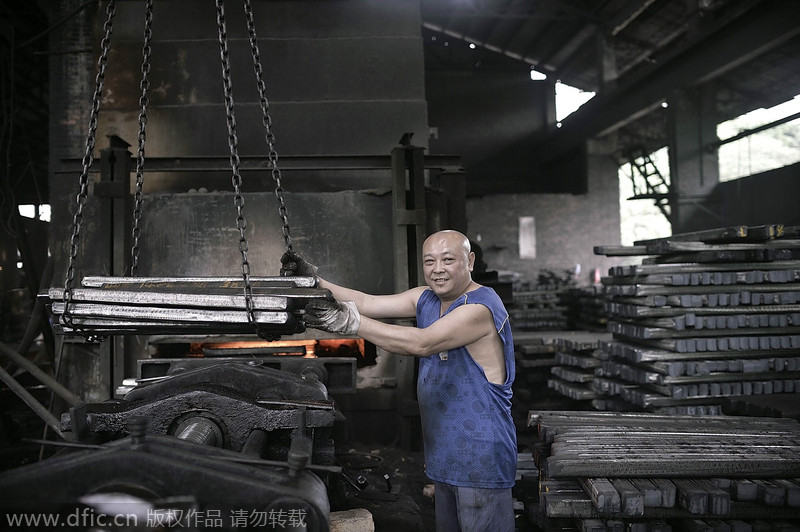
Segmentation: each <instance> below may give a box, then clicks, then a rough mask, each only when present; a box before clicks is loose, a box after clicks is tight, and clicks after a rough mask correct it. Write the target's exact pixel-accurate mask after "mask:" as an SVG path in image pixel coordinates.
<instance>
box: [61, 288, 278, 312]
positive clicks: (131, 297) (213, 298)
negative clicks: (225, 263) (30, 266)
mask: <svg viewBox="0 0 800 532" xmlns="http://www.w3.org/2000/svg"><path fill="white" fill-rule="evenodd" d="M63 294H64V290H63V289H61V288H51V289H50V290H49V291H48V295H49V297H50V299H52V300H60V299H61V298H62V296H63ZM72 300H73V301H80V302H93V303H116V304H132V305H165V306H173V307H206V308H208V307H211V308H235V309H244V308H245V300H244V296H243V295H238V294H236V295H234V294H209V293H205V294H191V293H175V292H146V291H134V290H99V289H91V288H76V289H74V290H73V291H72ZM253 303H254V304H255V306H256V307H257V308H260V309H264V310H286V309H287V298H286V297H278V296H266V295H256V294H254V295H253Z"/></svg>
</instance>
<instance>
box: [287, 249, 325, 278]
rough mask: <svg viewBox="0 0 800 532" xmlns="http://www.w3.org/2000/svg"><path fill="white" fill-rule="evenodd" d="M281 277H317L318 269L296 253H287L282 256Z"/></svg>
mask: <svg viewBox="0 0 800 532" xmlns="http://www.w3.org/2000/svg"><path fill="white" fill-rule="evenodd" d="M281 276H282V277H294V276H300V277H316V276H317V267H316V266H314V265H313V264H311V263H310V262H308V261H306V260H304V259H303V257H301V256H300V255H298V254H297V253H295V252H294V251H287V252H286V253H284V254H283V255H282V256H281Z"/></svg>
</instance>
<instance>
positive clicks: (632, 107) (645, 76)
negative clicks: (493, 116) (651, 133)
mask: <svg viewBox="0 0 800 532" xmlns="http://www.w3.org/2000/svg"><path fill="white" fill-rule="evenodd" d="M796 15H797V3H796V0H765V1H764V2H761V3H760V4H758V5H757V6H756V7H755V8H754V9H752V10H751V11H749V12H748V13H745V14H744V15H743V16H740V17H739V18H737V19H736V20H734V21H732V22H730V23H728V24H727V25H725V26H723V27H721V28H719V29H717V30H716V31H714V30H711V31H709V32H708V33H706V34H704V35H701V36H698V37H697V38H696V39H694V40H692V41H691V42H688V43H686V44H684V45H683V46H678V47H676V49H675V50H674V51H673V53H672V54H671V55H669V56H665V57H661V58H660V59H659V61H658V63H656V64H653V65H650V66H649V67H650V68H646V69H643V71H642V72H641V73H640V74H637V75H636V77H635V79H630V80H624V79H620V80H619V84H618V86H617V88H615V89H613V90H610V91H608V92H606V93H604V94H599V95H598V96H595V97H594V98H593V99H592V100H590V101H589V102H588V103H586V104H585V105H584V106H583V107H582V108H581V109H579V110H578V111H577V112H575V113H574V114H573V115H571V116H569V117H568V118H566V119H565V120H564V121H563V123H562V127H561V128H560V129H557V130H554V131H552V133H551V134H549V135H547V136H545V137H543V140H541V141H540V142H538V143H536V144H535V145H534V146H532V150H533V156H534V158H535V160H537V161H539V162H540V163H545V162H547V161H550V160H553V159H555V158H557V157H559V156H561V155H563V154H565V153H567V152H568V151H569V150H571V149H574V148H576V147H578V146H580V145H582V143H583V142H585V141H586V140H587V139H590V138H593V137H598V136H602V135H605V134H607V133H610V132H612V131H614V130H616V129H618V128H619V127H621V126H623V125H625V124H626V123H629V122H630V121H631V120H633V119H635V118H636V117H640V116H642V115H643V114H646V113H647V112H649V111H651V110H652V109H654V108H656V107H657V106H658V105H659V104H660V103H661V102H662V101H664V100H666V99H667V98H668V97H670V96H671V95H672V94H673V92H674V91H675V90H678V89H681V88H686V87H692V86H697V85H700V84H702V83H705V82H708V81H710V80H712V79H715V78H717V77H719V76H721V75H723V74H725V73H726V72H729V71H730V70H732V69H734V68H736V67H738V66H741V65H742V64H744V63H746V62H747V61H752V60H754V59H756V58H758V57H759V56H760V55H762V54H764V53H766V52H768V51H769V50H771V49H773V48H775V47H777V46H779V45H780V44H782V43H784V42H786V41H787V40H789V39H791V38H792V37H795V36H797V35H799V34H800V26H798V25H797V22H796Z"/></svg>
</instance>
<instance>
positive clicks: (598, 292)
mask: <svg viewBox="0 0 800 532" xmlns="http://www.w3.org/2000/svg"><path fill="white" fill-rule="evenodd" d="M607 299H608V296H606V294H605V290H603V286H602V285H592V286H583V287H580V288H572V289H570V290H567V291H566V292H564V294H563V297H562V301H563V302H564V304H565V305H566V307H567V324H568V327H569V329H570V330H584V331H605V330H606V329H607V328H608V314H607V313H606V310H605V304H606V300H607Z"/></svg>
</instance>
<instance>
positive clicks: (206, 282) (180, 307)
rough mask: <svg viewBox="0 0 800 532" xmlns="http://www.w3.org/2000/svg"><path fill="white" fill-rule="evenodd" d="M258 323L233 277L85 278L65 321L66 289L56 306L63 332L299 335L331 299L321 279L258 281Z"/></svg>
mask: <svg viewBox="0 0 800 532" xmlns="http://www.w3.org/2000/svg"><path fill="white" fill-rule="evenodd" d="M250 281H251V289H252V300H251V301H252V304H253V307H252V308H253V317H254V319H255V322H256V323H257V328H256V326H254V325H253V324H252V323H250V319H249V318H250V317H249V315H248V314H249V313H248V311H247V310H246V309H247V306H246V298H245V290H244V281H243V280H242V279H241V278H231V277H177V278H176V277H99V276H97V277H85V278H84V279H83V281H82V282H81V287H80V288H74V289H72V290H71V298H70V303H69V306H68V309H67V313H66V314H67V315H65V299H64V296H65V294H64V292H65V291H64V289H63V288H50V289H49V290H48V291H46V292H45V293H43V294H40V296H41V297H47V298H49V299H50V300H51V301H52V306H51V309H52V313H53V315H54V316H55V317H56V319H57V324H56V330H57V332H60V333H63V334H76V333H77V334H91V335H113V334H171V335H176V334H211V333H217V334H247V333H253V332H255V331H258V332H264V333H268V334H294V333H298V332H302V331H303V330H304V329H305V325H304V323H303V321H302V314H303V312H304V308H305V305H306V303H307V302H308V301H309V300H311V299H331V298H332V297H333V296H332V295H331V293H330V291H329V290H326V289H321V288H317V287H316V278H314V277H252V278H251V280H250Z"/></svg>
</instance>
